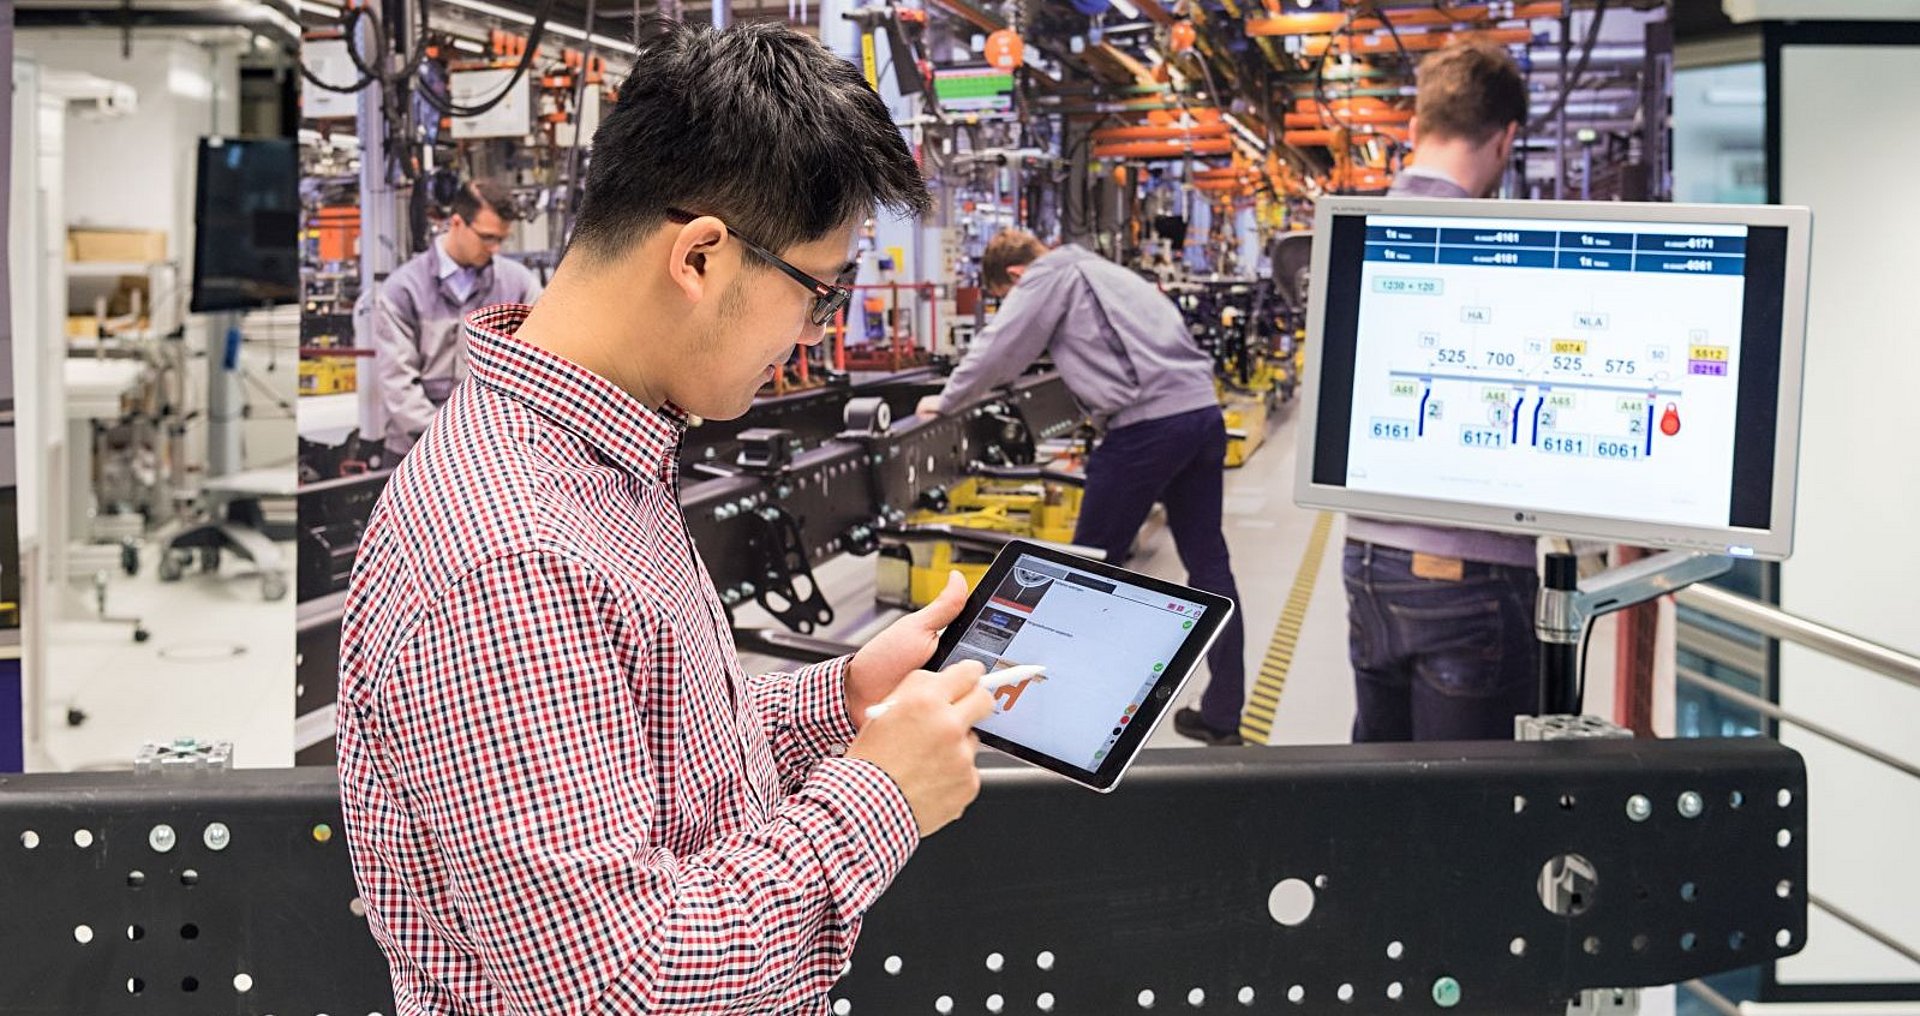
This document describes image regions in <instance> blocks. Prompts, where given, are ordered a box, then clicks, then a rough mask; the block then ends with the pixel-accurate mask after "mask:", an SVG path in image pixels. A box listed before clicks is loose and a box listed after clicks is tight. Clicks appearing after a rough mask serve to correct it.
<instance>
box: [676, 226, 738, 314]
mask: <svg viewBox="0 0 1920 1016" xmlns="http://www.w3.org/2000/svg"><path fill="white" fill-rule="evenodd" d="M665 228H666V229H668V230H672V232H671V233H669V234H668V237H669V241H670V246H669V253H668V257H667V275H668V277H669V278H671V279H672V280H673V284H674V285H675V286H678V287H679V289H680V291H681V292H682V293H683V294H685V295H686V298H687V299H688V300H689V301H691V302H694V303H698V302H699V301H700V300H702V299H703V298H705V296H706V294H707V293H708V292H709V287H711V286H712V285H713V284H714V277H713V272H712V269H713V255H714V254H715V253H716V252H717V251H718V250H719V249H720V247H721V245H722V244H725V243H726V242H727V226H726V223H724V222H721V221H720V220H719V219H717V218H715V217H713V216H711V215H703V216H701V217H699V218H697V219H695V220H693V221H692V222H689V223H686V224H685V225H681V224H678V223H668V224H667V225H666V227H665Z"/></svg>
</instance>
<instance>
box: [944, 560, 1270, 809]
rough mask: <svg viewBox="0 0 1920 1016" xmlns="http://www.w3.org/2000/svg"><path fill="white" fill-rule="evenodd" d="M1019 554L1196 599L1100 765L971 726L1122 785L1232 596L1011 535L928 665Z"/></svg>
mask: <svg viewBox="0 0 1920 1016" xmlns="http://www.w3.org/2000/svg"><path fill="white" fill-rule="evenodd" d="M1022 555H1032V556H1034V557H1037V558H1040V559H1041V560H1043V561H1047V562H1049V563H1052V564H1057V565H1060V566H1062V567H1066V568H1072V569H1075V570H1077V571H1083V572H1086V573H1088V574H1091V575H1095V576H1098V577H1100V578H1103V579H1108V580H1110V581H1114V582H1124V583H1127V584H1129V585H1133V586H1138V587H1140V588H1142V589H1148V590H1151V591H1153V592H1156V593H1160V594H1163V595H1166V596H1171V597H1174V598H1176V599H1182V600H1187V601H1189V602H1192V603H1197V604H1199V605H1200V606H1201V608H1202V613H1201V615H1200V617H1199V618H1197V619H1195V621H1194V625H1193V628H1192V629H1191V630H1189V631H1188V632H1187V634H1186V638H1185V640H1183V641H1182V642H1181V643H1180V648H1179V649H1178V650H1177V651H1175V652H1174V654H1173V657H1172V659H1171V660H1169V661H1168V663H1167V669H1166V670H1165V671H1164V672H1162V673H1161V675H1160V678H1159V680H1157V681H1156V682H1155V683H1154V686H1153V689H1152V690H1151V691H1149V692H1148V693H1147V696H1146V699H1145V700H1144V701H1143V702H1142V703H1141V704H1140V708H1139V710H1137V711H1136V712H1135V713H1134V717H1133V720H1132V721H1131V722H1130V723H1128V725H1127V729H1126V730H1125V731H1124V732H1123V733H1122V734H1121V735H1120V740H1118V741H1116V742H1114V746H1113V749H1112V750H1111V751H1109V752H1108V753H1107V757H1106V758H1105V759H1104V760H1102V762H1101V764H1100V768H1099V769H1097V770H1089V769H1082V768H1080V767H1079V766H1077V765H1074V764H1072V763H1070V762H1066V761H1063V760H1061V759H1057V758H1055V757H1053V756H1052V755H1048V754H1046V753H1044V752H1041V751H1038V750H1035V749H1033V748H1029V747H1027V746H1026V745H1023V744H1020V743H1019V742H1017V741H1010V740H1008V739H1006V738H1004V737H1001V736H1000V735H998V734H994V733H992V732H990V731H986V730H981V729H980V728H979V727H975V728H974V732H975V733H977V734H979V735H980V742H981V743H982V744H986V745H989V746H991V747H994V748H998V749H999V750H1000V751H1002V752H1005V753H1006V754H1008V755H1011V756H1013V757H1014V758H1017V759H1019V760H1021V761H1022V762H1026V763H1028V764H1030V765H1034V766H1038V767H1040V768H1042V769H1045V770H1047V771H1049V772H1053V773H1057V774H1059V775H1061V776H1064V777H1066V778H1067V779H1069V780H1072V781H1073V782H1075V783H1078V784H1080V785H1081V786H1084V787H1089V788H1091V789H1093V790H1097V791H1099V792H1101V793H1103V794H1104V793H1108V792H1110V791H1112V790H1113V788H1115V787H1117V786H1119V785H1120V777H1121V776H1123V775H1125V773H1126V770H1127V767H1128V766H1130V765H1132V764H1133V760H1134V757H1135V756H1136V755H1138V754H1139V753H1140V749H1141V747H1142V746H1144V745H1145V744H1146V742H1147V737H1148V736H1149V735H1151V734H1152V733H1153V730H1154V728H1155V727H1157V726H1159V725H1160V720H1161V718H1162V717H1163V716H1165V715H1166V713H1167V708H1168V706H1169V705H1171V704H1172V703H1174V702H1175V701H1177V698H1178V695H1179V692H1180V689H1181V688H1182V687H1184V686H1185V685H1186V683H1187V679H1188V678H1190V677H1192V676H1193V672H1194V670H1195V669H1196V668H1197V667H1198V666H1199V664H1200V660H1201V658H1202V657H1203V656H1204V655H1206V652H1207V650H1208V649H1209V648H1210V647H1211V646H1212V645H1213V641H1214V639H1216V638H1218V637H1219V636H1220V631H1221V629H1222V628H1224V627H1225V626H1226V623H1227V619H1228V618H1230V617H1232V616H1233V611H1234V604H1233V601H1232V600H1230V599H1228V598H1227V597H1224V596H1220V595H1218V594H1216V593H1210V592H1207V591H1206V590H1204V589H1194V588H1191V587H1189V586H1183V585H1180V584H1178V583H1175V582H1168V581H1166V580H1164V579H1157V578H1154V577H1152V576H1150V575H1142V574H1140V573H1139V572H1134V571H1128V570H1127V569H1125V568H1116V567H1114V566H1113V565H1110V564H1106V563H1105V562H1101V561H1094V560H1092V559H1090V558H1085V557H1081V556H1079V555H1078V554H1071V553H1067V552H1066V551H1062V550H1058V549H1056V548H1053V547H1048V546H1043V545H1041V544H1037V543H1031V542H1028V541H1026V540H1013V541H1011V542H1009V543H1008V544H1007V545H1006V546H1005V547H1002V548H1001V549H1000V553H999V555H998V556H997V557H995V558H994V559H993V564H992V565H991V566H989V567H988V568H987V573H986V575H985V576H983V577H982V578H981V579H980V581H979V583H977V584H976V585H975V586H974V588H973V594H972V595H971V596H969V597H967V605H966V606H965V607H963V608H962V609H961V611H960V616H959V617H957V618H955V619H954V620H953V623H952V624H949V625H947V628H946V630H945V631H943V632H941V634H940V643H939V645H938V646H937V647H935V649H934V651H933V656H932V657H931V658H930V660H929V661H928V667H929V668H931V669H939V668H940V666H943V665H944V664H945V662H946V660H947V658H948V657H949V656H951V655H952V654H953V651H954V649H955V648H956V647H957V646H958V645H959V644H960V640H961V639H962V638H964V637H965V636H966V633H967V632H968V631H969V630H971V629H972V627H973V624H974V622H975V621H977V620H979V618H980V614H981V612H982V611H983V610H985V609H986V607H987V601H988V600H990V599H991V598H992V597H993V591H994V590H995V589H998V588H1000V582H1001V581H1002V580H1003V579H1005V578H1006V576H1007V573H1008V572H1009V571H1011V570H1012V569H1013V564H1014V562H1015V561H1018V560H1019V559H1020V558H1021V556H1022Z"/></svg>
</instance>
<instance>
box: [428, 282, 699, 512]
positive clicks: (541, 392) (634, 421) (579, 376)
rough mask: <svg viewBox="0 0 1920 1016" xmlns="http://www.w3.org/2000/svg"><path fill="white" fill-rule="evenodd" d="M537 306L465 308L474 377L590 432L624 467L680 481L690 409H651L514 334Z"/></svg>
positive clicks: (662, 479) (649, 476) (579, 431)
mask: <svg viewBox="0 0 1920 1016" xmlns="http://www.w3.org/2000/svg"><path fill="white" fill-rule="evenodd" d="M532 309H533V308H531V307H529V306H527V305H526V304H523V303H502V304H496V305H494V306H492V307H483V308H481V309H480V310H477V311H474V312H473V313H472V314H469V315H467V322H466V328H467V358H468V363H469V366H470V368H471V370H472V374H473V379H474V380H475V381H476V382H478V383H480V384H482V385H485V386H487V387H489V388H493V389H495V390H496V391H498V392H500V393H501V394H503V395H505V396H507V397H508V398H511V399H515V400H517V401H519V402H522V403H524V404H526V405H527V406H529V407H531V408H532V409H533V410H534V411H535V412H538V413H540V414H541V415H542V416H545V417H547V418H548V419H551V420H553V421H554V422H555V423H558V424H559V425H561V426H563V427H565V428H567V429H568V430H571V431H573V432H574V433H576V434H578V435H580V436H581V437H582V438H585V439H586V440H587V442H588V443H589V444H591V445H593V447H594V448H595V449H596V450H598V451H599V452H601V453H602V454H603V455H605V456H606V457H607V458H609V459H611V460H612V461H613V462H614V463H615V464H616V465H618V466H620V467H621V468H622V469H625V470H626V471H628V472H630V473H633V474H634V475H636V476H641V477H644V478H646V479H650V480H656V481H658V482H660V483H664V484H668V485H671V484H673V483H675V482H676V481H677V480H678V477H679V467H678V464H677V463H678V456H679V452H680V438H681V436H682V435H683V434H685V433H686V429H687V415H686V413H684V412H682V411H681V410H680V408H679V407H677V406H675V405H673V404H672V403H668V404H667V405H665V406H663V407H661V408H660V409H659V410H657V411H656V410H652V409H648V408H647V407H646V405H645V404H643V403H641V402H640V400H638V399H636V398H634V397H633V396H631V395H629V394H627V393H626V392H625V391H623V390H622V389H621V388H620V387H619V386H618V385H615V384H614V383H613V382H612V381H609V380H607V379H606V378H604V377H601V376H600V375H598V374H595V373H594V372H592V371H590V370H588V369H586V368H585V367H582V366H580V365H579V364H577V363H574V362H573V361H571V360H568V359H566V358H564V357H560V356H555V355H554V354H552V353H549V352H547V351H546V350H544V349H540V348H539V347H537V346H534V345H531V344H529V343H526V342H522V341H520V340H519V339H517V338H515V337H514V333H515V332H516V331H518V330H519V328H520V324H521V322H523V321H525V320H526V319H527V314H528V312H529V311H531V310H532Z"/></svg>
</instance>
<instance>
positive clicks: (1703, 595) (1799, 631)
mask: <svg viewBox="0 0 1920 1016" xmlns="http://www.w3.org/2000/svg"><path fill="white" fill-rule="evenodd" d="M1674 598H1675V600H1676V601H1677V602H1678V603H1679V605H1680V606H1682V607H1686V608H1688V609H1690V610H1694V611H1698V612H1699V613H1701V614H1705V615H1707V616H1708V617H1711V618H1713V619H1715V620H1718V621H1724V622H1727V623H1729V624H1734V625H1738V626H1740V627H1743V628H1747V629H1749V630H1752V631H1754V632H1757V633H1759V634H1761V635H1763V636H1766V637H1768V638H1772V639H1778V640H1780V641H1782V642H1791V643H1793V644H1795V645H1798V646H1801V647H1804V648H1806V649H1811V650H1813V651H1814V652H1817V653H1820V654H1822V655H1824V656H1828V657H1831V658H1833V659H1836V660H1840V661H1843V662H1846V663H1850V664H1853V665H1854V666H1857V667H1859V668H1861V669H1862V670H1867V671H1871V672H1872V673H1875V674H1879V675H1881V676H1883V677H1887V678H1891V679H1892V680H1895V681H1899V682H1901V683H1902V684H1905V685H1907V686H1908V687H1910V688H1914V689H1916V690H1920V657H1916V656H1913V655H1911V654H1908V653H1904V652H1901V651H1900V650H1898V649H1894V648H1892V647H1890V646H1884V645H1881V644H1880V643H1878V642H1873V641H1871V640H1868V639H1863V638H1861V637H1859V636H1857V635H1853V634H1850V633H1848V632H1844V631H1841V630H1839V629H1837V628H1832V627H1828V626H1827V625H1824V624H1821V623H1819V622H1818V621H1810V620H1808V619H1806V618H1803V617H1799V616H1797V615H1794V614H1789V613H1787V612H1786V611H1784V610H1781V609H1780V608H1778V607H1774V606H1770V605H1768V604H1765V603H1760V602H1758V601H1756V600H1750V599H1748V598H1746V597H1744V596H1740V595H1737V594H1735V593H1730V592H1727V591H1726V590H1724V589H1715V588H1713V587H1710V586H1692V587H1690V588H1688V589H1684V590H1682V591H1680V592H1679V593H1676V594H1675V597H1674ZM1675 674H1676V677H1678V679H1679V680H1681V681H1683V682H1685V683H1687V684H1690V685H1693V686H1694V687H1697V688H1700V689H1701V690H1703V691H1706V692H1707V693H1709V694H1711V695H1715V696H1718V697H1720V698H1723V699H1726V700H1727V701H1729V702H1733V703H1736V704H1738V705H1740V706H1743V707H1745V708H1747V709H1751V710H1753V711H1754V712H1756V713H1759V714H1761V715H1763V716H1768V717H1771V718H1772V719H1775V720H1778V721H1779V722H1781V723H1785V724H1789V725H1791V726H1794V727H1797V728H1799V729H1801V730H1804V731H1806V732H1807V733H1809V734H1812V735H1814V736H1816V737H1819V738H1822V739H1824V740H1826V741H1829V742H1831V743H1833V744H1836V745H1839V746H1840V747H1842V748H1845V749H1847V750H1848V751H1851V752H1854V753H1856V754H1859V755H1862V756H1864V757H1866V758H1870V759H1872V760H1874V761H1875V762H1878V763H1880V764H1881V765H1884V766H1887V767H1889V768H1891V769H1893V770H1895V771H1896V772H1900V773H1904V774H1905V775H1907V776H1910V777H1913V778H1915V779H1920V764H1916V763H1915V762H1912V761H1908V760H1906V759H1901V758H1898V757H1895V756H1893V755H1890V754H1888V753H1887V752H1884V751H1881V750H1880V749H1878V748H1875V747H1873V746H1872V745H1869V744H1866V743H1864V742H1862V741H1860V740H1858V739H1855V738H1852V737H1849V736H1847V735H1845V734H1842V733H1840V732H1839V731H1837V730H1834V729H1833V728H1831V727H1828V726H1826V725H1824V724H1821V723H1817V722H1815V721H1813V720H1809V719H1807V718H1806V717H1803V716H1799V715H1796V714H1794V713H1791V712H1789V711H1787V710H1785V709H1782V708H1780V707H1779V706H1778V705H1776V704H1774V703H1772V702H1769V701H1767V700H1766V699H1764V698H1761V697H1760V696H1758V695H1753V694H1750V693H1748V692H1745V691H1742V690H1740V689H1738V688H1733V687H1730V686H1728V685H1727V684H1726V683H1725V682H1723V681H1720V680H1718V679H1716V678H1714V677H1712V676H1710V675H1708V674H1704V673H1702V672H1700V671H1699V670H1696V669H1693V668H1691V667H1685V666H1682V667H1679V668H1677V669H1676V672H1675ZM1807 902H1808V903H1809V904H1810V905H1812V906H1813V907H1814V908H1815V909H1818V910H1821V911H1824V912H1825V913H1827V914H1829V915H1831V916H1832V917H1833V918H1834V919H1835V920H1838V921H1840V922H1841V923H1843V924H1845V925H1847V926H1848V927H1851V928H1852V929H1854V930H1855V931H1857V932H1859V933H1860V934H1862V935H1865V936H1866V937H1868V938H1870V939H1872V940H1874V941H1875V942H1878V943H1880V944H1881V945H1883V946H1885V947H1887V948H1888V949H1891V950H1892V951H1894V952H1895V953H1897V954H1899V955H1901V956H1903V957H1905V958H1906V959H1908V960H1911V961H1913V963H1914V964H1916V965H1920V950H1916V949H1914V948H1913V947H1911V946H1908V945H1907V944H1905V943H1903V942H1900V941H1899V940H1897V939H1895V938H1893V937H1892V936H1891V935H1889V934H1887V933H1886V932H1884V931H1881V930H1880V929H1878V928H1875V927H1874V926H1872V925H1870V924H1868V923H1866V922H1865V921H1862V920H1861V919H1860V918H1858V917H1856V916H1854V915H1853V914H1851V913H1848V912H1847V911H1846V910H1844V909H1842V908H1840V907H1838V906H1836V905H1834V904H1833V903H1832V902H1830V901H1828V900H1826V899H1823V898H1821V897H1819V896H1816V895H1814V894H1813V893H1808V894H1807ZM1684 987H1685V988H1686V989H1687V990H1688V991H1690V992H1692V993H1693V994H1695V995H1697V996H1699V997H1700V998H1701V999H1702V1000H1703V1001H1705V1002H1706V1003H1707V1004H1708V1005H1709V1006H1711V1007H1712V1008H1714V1009H1715V1010H1717V1011H1719V1012H1722V1013H1737V1012H1738V1011H1739V1010H1738V1009H1737V1008H1736V1007H1735V1006H1734V1005H1733V1003H1732V1002H1731V1001H1729V1000H1728V999H1727V998H1726V997H1725V996H1723V995H1721V994H1720V993H1718V992H1716V991H1714V990H1713V989H1712V988H1710V987H1708V986H1707V985H1705V984H1703V983H1701V982H1699V981H1689V982H1686V984H1685V985H1684Z"/></svg>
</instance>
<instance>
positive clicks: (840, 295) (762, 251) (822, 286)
mask: <svg viewBox="0 0 1920 1016" xmlns="http://www.w3.org/2000/svg"><path fill="white" fill-rule="evenodd" d="M667 217H668V218H670V219H672V220H673V221H675V222H678V223H680V224H682V225H685V224H686V223H689V222H692V221H693V220H694V219H697V218H699V216H697V215H694V214H693V213H692V212H683V211H681V210H680V209H678V208H669V209H667ZM715 218H719V217H718V216H715ZM722 221H724V220H722ZM727 232H728V233H730V234H732V235H733V238H734V239H735V240H738V241H740V243H741V245H742V246H744V247H746V248H747V249H748V250H750V251H752V252H754V253H755V254H757V255H759V256H760V257H761V259H762V260H765V261H766V262H767V263H769V264H771V265H773V266H774V267H775V268H778V269H780V270H781V271H782V272H785V273H786V275H787V278H789V279H792V280H793V281H795V282H798V283H799V284H801V285H802V286H805V287H807V291H808V292H810V293H812V294H813V306H812V307H811V308H809V310H808V312H807V320H809V321H811V322H813V324H814V325H815V326H816V327H825V326H826V325H827V324H828V323H830V322H832V321H833V318H834V315H836V314H838V313H840V311H842V310H843V309H845V308H846V306H847V304H848V303H850V302H851V301H852V300H853V290H851V289H848V288H847V287H845V286H838V285H835V284H833V283H831V282H822V281H820V280H819V279H816V278H814V277H813V276H811V275H808V274H807V273H806V272H803V271H801V270H800V269H798V268H795V267H793V266H792V265H790V264H788V263H787V262H785V261H783V260H781V258H780V255H778V254H775V253H774V252H772V251H770V250H768V249H766V248H765V247H762V246H760V245H759V244H757V243H754V242H753V241H752V240H749V239H747V238H746V237H744V236H741V235H740V234H739V233H738V232H737V231H735V230H734V229H733V227H731V226H729V227H727Z"/></svg>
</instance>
